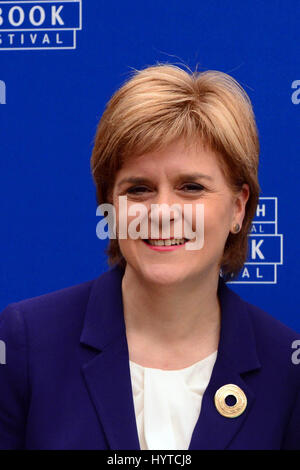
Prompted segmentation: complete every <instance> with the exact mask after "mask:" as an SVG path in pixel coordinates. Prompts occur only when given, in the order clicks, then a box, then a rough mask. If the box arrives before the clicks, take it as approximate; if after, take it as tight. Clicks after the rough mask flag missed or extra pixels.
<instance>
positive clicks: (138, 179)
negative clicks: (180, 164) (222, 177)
mask: <svg viewBox="0 0 300 470" xmlns="http://www.w3.org/2000/svg"><path fill="white" fill-rule="evenodd" d="M175 179H176V181H180V180H189V181H197V180H198V179H207V180H208V181H213V178H212V177H211V176H209V175H205V174H204V173H181V174H180V175H177V176H176V178H175ZM124 183H131V184H145V183H151V179H150V178H146V177H144V176H129V177H127V178H123V179H122V180H121V181H119V183H118V185H117V186H118V187H119V186H121V185H122V184H124Z"/></svg>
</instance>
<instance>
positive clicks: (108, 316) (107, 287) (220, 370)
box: [80, 266, 260, 450]
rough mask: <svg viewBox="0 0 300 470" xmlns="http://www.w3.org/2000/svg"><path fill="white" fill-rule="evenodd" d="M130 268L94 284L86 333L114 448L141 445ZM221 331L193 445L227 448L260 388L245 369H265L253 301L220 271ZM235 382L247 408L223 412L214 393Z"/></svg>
mask: <svg viewBox="0 0 300 470" xmlns="http://www.w3.org/2000/svg"><path fill="white" fill-rule="evenodd" d="M123 274H124V271H123V270H122V269H121V268H119V267H118V266H115V267H113V268H110V269H109V270H108V271H107V272H105V273H104V274H102V275H101V276H100V277H99V278H97V279H96V280H95V281H94V283H93V286H92V290H91V293H90V298H89V302H88V306H87V311H86V316H85V321H84V326H83V330H82V334H81V338H80V342H81V344H82V345H83V346H88V347H90V348H93V349H94V350H95V352H96V355H95V356H94V357H93V358H92V359H91V360H90V361H89V362H87V363H85V364H84V366H83V374H84V377H85V381H86V385H87V387H88V390H89V393H90V397H91V399H92V401H93V402H94V405H95V408H96V411H97V414H98V417H99V419H100V421H101V425H102V427H103V429H104V432H105V435H106V437H107V441H108V446H109V448H110V449H114V450H121V449H128V450H132V449H139V448H140V447H139V440H138V434H137V428H136V420H135V413H134V403H133V396H132V387H131V379H130V369H129V352H128V345H127V339H126V329H125V321H124V315H123V302H122V284H121V283H122V277H123ZM218 297H219V300H220V306H221V331H220V340H219V346H218V354H217V359H216V362H215V365H214V369H213V371H212V375H211V379H210V382H209V385H208V387H207V389H206V391H205V393H204V396H203V399H202V406H201V412H200V416H199V418H198V421H197V423H196V426H195V428H194V432H193V435H192V439H191V442H190V447H189V449H190V450H191V449H225V448H226V446H227V445H228V444H229V442H230V440H231V439H232V438H233V436H234V435H235V434H236V433H237V432H238V430H239V428H240V426H241V425H242V423H243V422H244V420H245V419H246V417H247V416H248V414H249V412H250V410H251V406H252V403H253V401H254V399H255V397H254V393H253V392H252V391H251V389H250V388H249V386H248V385H247V384H246V383H245V381H244V380H243V378H242V377H241V374H244V373H246V372H249V371H252V370H255V369H259V368H260V363H259V359H258V356H257V352H256V342H255V336H254V331H253V327H252V323H251V318H250V316H249V313H248V305H249V304H247V302H245V301H243V300H242V299H241V298H240V297H239V296H238V295H237V294H236V293H235V292H233V291H232V290H231V289H230V288H229V287H228V286H227V285H226V283H225V282H224V280H223V278H222V277H219V284H218ZM229 383H233V384H236V385H238V386H239V387H240V388H241V389H242V390H243V391H244V393H245V394H246V396H247V408H246V410H245V411H244V413H243V414H242V415H240V416H239V417H238V418H226V417H223V416H222V415H220V414H219V413H218V411H217V410H216V408H215V405H214V395H215V393H216V391H217V389H218V388H220V387H221V386H223V385H226V384H229Z"/></svg>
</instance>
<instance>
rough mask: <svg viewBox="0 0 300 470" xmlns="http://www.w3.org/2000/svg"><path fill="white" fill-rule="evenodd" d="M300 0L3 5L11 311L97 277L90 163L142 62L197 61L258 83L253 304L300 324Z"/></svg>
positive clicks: (4, 248) (4, 245) (1, 291)
mask: <svg viewBox="0 0 300 470" xmlns="http://www.w3.org/2000/svg"><path fill="white" fill-rule="evenodd" d="M299 30H300V4H299V1H298V0H287V1H285V2H283V1H282V0H281V1H280V0H272V1H264V2H262V1H261V0H251V1H250V0H244V1H243V2H240V1H237V0H230V1H229V0H209V1H201V0H200V1H199V0H187V1H184V2H183V1H182V0H165V1H162V0H160V1H155V0H152V1H149V2H146V1H142V2H141V1H138V0H132V1H130V0H128V1H126V2H121V1H115V2H114V1H112V2H104V1H102V0H83V1H82V4H81V2H79V1H57V2H55V1H52V2H47V1H36V2H17V1H11V2H2V1H0V103H1V106H0V136H1V144H0V152H1V157H0V162H1V171H0V191H1V194H0V201H1V232H0V241H1V244H0V250H1V251H0V256H1V265H0V310H2V309H3V308H4V307H5V306H6V305H7V304H8V303H10V302H13V301H18V300H21V299H24V298H27V297H33V296H37V295H41V294H44V293H46V292H50V291H53V290H56V289H60V288H63V287H66V286H70V285H72V284H77V283H80V282H83V281H86V280H89V279H92V278H94V277H97V276H98V275H99V274H101V273H102V272H103V271H105V270H106V269H107V267H108V266H107V264H106V256H105V255H104V248H105V246H106V243H107V242H106V241H105V242H103V241H102V242H101V241H100V240H99V239H98V238H97V237H96V231H95V230H96V224H97V222H98V221H99V218H97V217H96V198H95V189H94V186H93V182H92V178H91V174H90V167H89V159H90V155H91V151H92V146H93V138H94V135H95V131H96V126H97V123H98V120H99V118H100V116H101V114H102V112H103V110H104V106H105V103H106V102H107V101H108V99H109V98H110V96H111V95H112V93H113V92H114V91H115V90H116V89H117V88H118V87H119V86H120V85H121V84H122V83H123V82H124V80H125V79H126V78H127V77H128V75H129V73H130V70H131V68H132V67H133V68H143V67H145V66H146V65H151V64H154V63H156V62H157V61H163V62H171V63H178V62H181V61H183V62H185V63H186V64H187V65H189V66H190V67H191V68H195V67H196V65H198V69H199V70H207V69H215V70H221V71H223V72H226V73H229V74H231V75H232V76H234V77H235V78H236V79H237V80H238V81H239V82H240V83H241V84H242V86H244V88H245V89H246V91H247V92H248V94H249V96H250V98H251V100H252V103H253V106H254V111H255V114H256V118H257V124H258V129H259V134H260V142H261V156H260V158H261V160H260V185H261V188H262V194H261V200H260V205H259V207H258V211H257V214H256V218H255V221H254V224H253V232H252V234H251V236H250V237H249V242H250V243H249V259H248V263H249V264H246V265H245V270H244V271H243V272H242V273H241V276H240V278H239V280H238V282H237V283H234V284H232V285H231V287H232V289H233V290H235V291H236V292H238V293H239V294H240V295H241V296H242V297H243V298H244V299H246V300H248V301H249V302H251V303H253V304H256V305H258V306H260V307H261V308H263V309H265V310H266V311H268V312H269V313H270V314H272V315H273V316H274V317H277V318H278V319H280V320H281V321H283V322H284V323H286V324H287V325H289V326H291V327H292V328H294V329H296V330H297V331H300V315H299V305H298V292H299V288H300V285H299V276H298V269H299V268H298V264H299V247H298V233H299V228H300V227H299V209H298V205H299V182H298V177H299V170H300V165H299V118H300V69H299V66H300V53H299V43H300V33H299Z"/></svg>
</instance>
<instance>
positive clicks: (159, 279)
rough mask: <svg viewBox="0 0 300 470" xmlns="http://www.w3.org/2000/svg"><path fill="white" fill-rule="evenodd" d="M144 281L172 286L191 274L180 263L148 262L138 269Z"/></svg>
mask: <svg viewBox="0 0 300 470" xmlns="http://www.w3.org/2000/svg"><path fill="white" fill-rule="evenodd" d="M138 271H139V272H140V273H141V275H142V277H143V278H144V280H145V281H147V282H151V283H153V284H156V285H161V286H166V287H167V286H170V287H171V286H172V285H174V284H179V283H181V282H183V281H185V280H186V279H187V278H188V277H189V275H190V274H191V273H190V272H189V271H190V270H189V269H188V268H187V269H184V267H183V266H182V265H180V264H177V265H176V266H174V264H162V263H159V264H154V263H153V264H149V265H147V264H146V263H145V264H143V265H141V266H140V267H139V269H138Z"/></svg>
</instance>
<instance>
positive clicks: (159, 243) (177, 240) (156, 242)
mask: <svg viewBox="0 0 300 470" xmlns="http://www.w3.org/2000/svg"><path fill="white" fill-rule="evenodd" d="M184 242H185V239H184V238H175V239H174V238H173V239H168V240H148V243H149V244H150V245H153V246H171V245H183V244H184Z"/></svg>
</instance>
